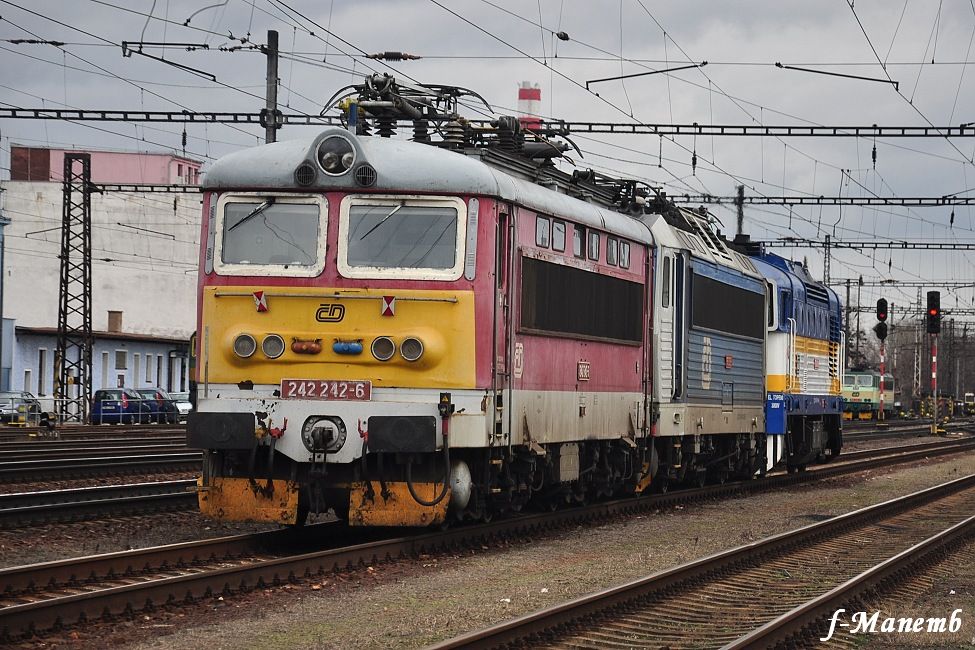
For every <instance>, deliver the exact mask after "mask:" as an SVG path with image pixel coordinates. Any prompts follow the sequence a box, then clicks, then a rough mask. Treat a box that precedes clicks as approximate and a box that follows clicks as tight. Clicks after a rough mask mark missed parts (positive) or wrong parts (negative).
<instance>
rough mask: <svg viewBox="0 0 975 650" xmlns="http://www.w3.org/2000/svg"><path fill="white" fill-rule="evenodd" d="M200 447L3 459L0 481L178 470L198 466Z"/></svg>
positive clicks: (196, 467)
mask: <svg viewBox="0 0 975 650" xmlns="http://www.w3.org/2000/svg"><path fill="white" fill-rule="evenodd" d="M201 459H202V454H201V453H200V452H199V451H181V452H169V453H164V454H146V455H139V456H95V457H87V458H46V459H43V460H16V461H11V462H9V463H0V481H21V482H24V481H39V480H50V479H59V480H60V479H67V478H79V477H90V476H104V475H108V474H120V473H122V474H124V473H132V472H148V471H159V470H160V469H164V470H165V471H170V472H175V471H184V470H193V469H199V468H200V463H201Z"/></svg>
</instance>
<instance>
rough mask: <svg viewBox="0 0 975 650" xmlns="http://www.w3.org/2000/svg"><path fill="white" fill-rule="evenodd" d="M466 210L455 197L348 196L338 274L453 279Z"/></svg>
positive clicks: (460, 256)
mask: <svg viewBox="0 0 975 650" xmlns="http://www.w3.org/2000/svg"><path fill="white" fill-rule="evenodd" d="M466 214H467V211H466V206H465V205H464V202H463V201H461V200H460V199H457V198H452V197H451V198H448V197H443V198H426V197H424V198H419V197H404V196H371V195H370V196H347V197H345V198H344V199H342V206H341V209H340V218H339V254H338V268H339V272H340V273H341V274H342V275H344V276H345V277H347V278H377V277H386V278H389V277H396V278H403V279H411V280H456V279H458V278H460V276H461V273H462V272H463V266H464V237H465V235H466V230H467V228H466Z"/></svg>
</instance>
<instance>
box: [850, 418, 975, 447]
mask: <svg viewBox="0 0 975 650" xmlns="http://www.w3.org/2000/svg"><path fill="white" fill-rule="evenodd" d="M972 426H973V423H972V422H971V421H970V420H967V419H966V420H956V421H953V422H948V423H947V424H944V425H942V427H941V428H942V429H944V430H945V431H947V432H952V431H959V430H966V429H968V430H970V429H971V428H972ZM930 432H931V423H930V422H921V421H909V422H898V423H896V424H890V425H881V426H877V424H876V423H870V424H869V425H866V426H857V427H851V426H850V425H849V424H847V425H845V426H844V427H843V441H844V442H859V441H862V440H881V439H884V438H907V437H911V436H924V435H930Z"/></svg>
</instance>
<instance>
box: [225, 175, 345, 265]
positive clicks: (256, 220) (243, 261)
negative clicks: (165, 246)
mask: <svg viewBox="0 0 975 650" xmlns="http://www.w3.org/2000/svg"><path fill="white" fill-rule="evenodd" d="M217 214H218V221H217V223H216V225H215V229H216V233H215V235H216V237H215V239H216V241H215V244H214V245H215V246H216V248H217V251H216V252H215V254H214V256H213V259H214V270H215V271H216V272H217V273H218V274H220V275H279V276H305V277H310V276H316V275H318V274H319V273H321V272H322V270H323V269H324V268H325V219H324V215H326V214H328V209H327V204H326V201H325V199H324V197H314V196H293V195H282V194H250V193H249V194H239V195H224V196H221V197H220V199H219V201H218V202H217Z"/></svg>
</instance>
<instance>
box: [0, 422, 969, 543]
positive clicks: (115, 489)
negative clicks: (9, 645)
mask: <svg viewBox="0 0 975 650" xmlns="http://www.w3.org/2000/svg"><path fill="white" fill-rule="evenodd" d="M957 443H958V441H948V442H946V441H942V440H936V441H934V442H925V443H917V444H912V445H902V446H890V447H877V448H874V449H865V450H860V451H852V452H848V453H847V454H845V455H843V456H840V458H839V459H838V460H837V461H836V462H837V463H840V462H843V463H847V462H853V461H861V460H864V459H868V458H877V457H881V456H891V455H895V454H900V453H905V452H917V451H920V450H921V448H924V449H925V450H926V451H932V452H937V451H940V450H942V449H950V448H951V446H952V445H954V444H957ZM194 484H195V482H194V481H192V480H185V481H162V482H155V483H135V484H126V485H113V486H103V487H98V488H78V489H64V490H45V491H36V492H19V493H13V494H6V495H0V529H11V528H18V527H23V526H30V525H37V524H49V523H55V522H72V521H82V520H88V519H98V518H104V517H119V516H132V515H144V514H150V513H154V512H173V511H179V510H192V509H195V508H196V504H197V501H196V496H195V495H193V494H192V493H189V492H187V490H188V489H189V488H192V486H193V485H194Z"/></svg>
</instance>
